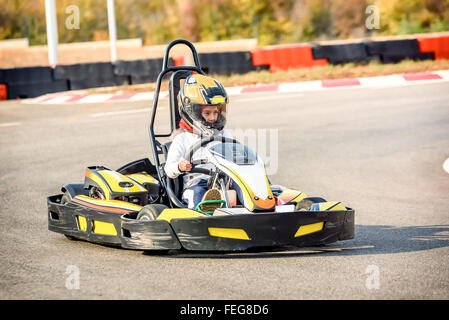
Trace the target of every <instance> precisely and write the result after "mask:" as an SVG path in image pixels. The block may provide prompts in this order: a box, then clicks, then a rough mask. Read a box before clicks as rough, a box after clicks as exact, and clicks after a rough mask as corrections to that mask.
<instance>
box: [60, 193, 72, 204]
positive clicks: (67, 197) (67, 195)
mask: <svg viewBox="0 0 449 320" xmlns="http://www.w3.org/2000/svg"><path fill="white" fill-rule="evenodd" d="M70 201H72V196H71V195H70V193H69V192H68V191H66V192H64V194H63V195H62V198H61V204H66V203H68V202H70Z"/></svg>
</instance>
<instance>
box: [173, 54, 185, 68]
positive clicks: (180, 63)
mask: <svg viewBox="0 0 449 320" xmlns="http://www.w3.org/2000/svg"><path fill="white" fill-rule="evenodd" d="M172 59H173V65H174V66H183V65H184V56H176V57H172Z"/></svg>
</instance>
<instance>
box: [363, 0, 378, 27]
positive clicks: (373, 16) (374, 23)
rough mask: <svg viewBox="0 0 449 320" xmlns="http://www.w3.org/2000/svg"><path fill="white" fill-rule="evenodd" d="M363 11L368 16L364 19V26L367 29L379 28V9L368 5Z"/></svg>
mask: <svg viewBox="0 0 449 320" xmlns="http://www.w3.org/2000/svg"><path fill="white" fill-rule="evenodd" d="M365 13H366V14H369V16H368V17H367V18H366V20H365V27H366V28H367V29H368V30H373V29H380V10H379V7H378V6H375V5H370V6H367V7H366V9H365Z"/></svg>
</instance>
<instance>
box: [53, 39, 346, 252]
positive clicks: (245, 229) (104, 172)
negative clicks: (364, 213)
mask: <svg viewBox="0 0 449 320" xmlns="http://www.w3.org/2000/svg"><path fill="white" fill-rule="evenodd" d="M176 44H184V45H186V46H188V47H189V48H190V49H191V51H192V55H193V60H194V64H195V65H194V66H168V61H169V60H168V59H169V52H170V49H171V48H172V47H173V46H174V45H176ZM192 72H196V73H200V74H204V72H203V71H202V69H201V65H200V63H199V58H198V55H197V52H196V50H195V48H194V46H193V45H192V44H191V43H190V42H188V41H186V40H182V39H179V40H175V41H173V42H171V43H170V44H169V45H168V47H167V49H166V51H165V55H164V59H163V66H162V71H161V73H160V74H159V76H158V78H157V82H156V89H155V95H154V100H153V108H152V113H151V118H150V124H149V136H150V143H151V148H152V160H153V161H150V160H149V159H148V158H144V159H140V160H136V161H133V162H131V163H128V164H126V165H124V166H122V167H121V168H118V169H116V170H111V169H108V168H105V167H102V166H92V167H88V168H87V169H86V171H85V178H84V182H83V183H71V184H66V185H64V186H63V187H62V189H61V191H62V193H61V194H57V195H53V196H50V197H48V198H47V204H48V228H49V230H50V231H54V232H58V233H62V234H64V235H65V236H67V237H68V238H70V239H82V240H87V241H91V242H96V243H102V244H108V245H116V246H121V247H123V248H128V249H138V250H144V251H154V252H160V251H163V252H165V251H166V250H170V249H186V250H199V251H204V250H207V251H210V250H212V251H232V250H246V249H248V248H254V247H263V248H270V247H283V246H294V247H304V246H316V245H325V244H329V243H333V242H335V241H338V240H346V239H352V238H353V237H354V210H353V209H351V208H347V207H345V206H344V205H343V204H342V203H341V202H338V201H326V200H325V199H323V198H319V197H308V196H307V195H306V194H304V193H303V192H301V191H299V190H296V189H290V188H287V187H283V186H278V185H273V184H271V183H270V181H269V179H268V178H267V175H266V171H265V167H264V163H263V161H262V159H261V158H260V157H259V155H258V154H257V153H256V152H255V151H254V150H252V149H251V148H250V147H248V146H246V145H243V144H241V143H239V142H238V141H237V140H234V139H230V138H224V137H203V138H202V139H201V141H199V142H198V143H197V144H195V145H193V146H192V147H191V148H190V149H189V150H188V151H187V153H186V155H185V158H186V159H189V160H191V161H192V164H193V167H192V172H199V173H202V174H206V175H207V176H208V177H209V179H208V186H210V187H211V188H212V187H214V188H217V189H219V190H220V192H221V194H222V199H223V200H209V202H210V201H218V202H219V203H218V208H216V209H215V210H213V211H203V210H202V209H201V207H202V206H201V204H204V203H206V202H203V203H200V204H199V205H198V206H197V207H196V208H194V209H189V208H187V205H186V204H185V203H183V202H182V201H181V200H180V199H181V194H182V186H183V180H182V175H181V176H179V177H177V178H175V179H171V178H169V177H167V175H166V174H165V172H164V163H165V159H166V157H167V153H168V150H169V148H170V143H171V142H170V141H168V142H166V143H161V142H159V141H158V140H157V139H156V138H160V137H161V138H163V137H165V138H168V137H170V136H171V135H172V134H173V132H174V130H176V129H178V128H179V120H180V115H179V112H178V104H177V103H178V101H177V94H178V92H179V89H180V87H181V83H182V81H183V80H184V79H186V77H187V76H188V75H190V74H191V73H192ZM168 73H171V76H170V80H169V99H170V101H169V103H170V128H171V131H170V132H169V133H165V134H155V133H154V121H155V116H156V112H157V106H158V99H159V91H160V87H161V81H162V79H163V77H164V76H165V75H166V74H168ZM200 148H204V150H205V154H206V157H205V158H204V159H192V158H193V154H194V153H195V151H197V150H198V149H200ZM160 157H161V159H160ZM204 163H210V164H212V166H211V167H213V169H204V166H201V165H200V164H204ZM231 180H232V181H233V182H234V183H236V184H237V185H238V187H239V188H240V189H241V194H242V195H243V201H238V199H237V197H236V196H235V193H233V191H232V190H229V189H228V186H229V181H231Z"/></svg>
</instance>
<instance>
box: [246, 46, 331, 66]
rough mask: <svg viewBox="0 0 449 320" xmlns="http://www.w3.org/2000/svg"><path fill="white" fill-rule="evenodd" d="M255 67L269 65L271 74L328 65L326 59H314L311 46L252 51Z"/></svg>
mask: <svg viewBox="0 0 449 320" xmlns="http://www.w3.org/2000/svg"><path fill="white" fill-rule="evenodd" d="M251 55H252V59H253V65H255V66H262V65H269V66H270V71H271V72H276V71H280V70H289V69H299V68H311V67H314V66H325V65H327V60H326V59H314V58H313V54H312V47H311V46H310V45H309V44H293V45H280V46H272V47H262V48H257V49H254V50H251Z"/></svg>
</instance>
